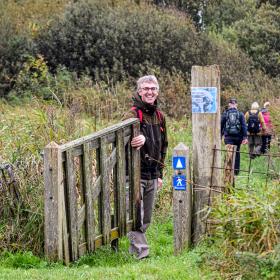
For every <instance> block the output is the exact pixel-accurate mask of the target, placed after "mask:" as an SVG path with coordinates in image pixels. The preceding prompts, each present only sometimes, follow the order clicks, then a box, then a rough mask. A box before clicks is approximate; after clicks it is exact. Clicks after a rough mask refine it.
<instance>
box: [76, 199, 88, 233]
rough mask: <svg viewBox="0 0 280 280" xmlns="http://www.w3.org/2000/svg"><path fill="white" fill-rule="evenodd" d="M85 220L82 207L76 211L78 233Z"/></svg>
mask: <svg viewBox="0 0 280 280" xmlns="http://www.w3.org/2000/svg"><path fill="white" fill-rule="evenodd" d="M85 219H86V206H85V204H83V206H82V207H81V208H80V209H79V211H78V231H80V230H81V229H82V227H83V225H84V223H85Z"/></svg>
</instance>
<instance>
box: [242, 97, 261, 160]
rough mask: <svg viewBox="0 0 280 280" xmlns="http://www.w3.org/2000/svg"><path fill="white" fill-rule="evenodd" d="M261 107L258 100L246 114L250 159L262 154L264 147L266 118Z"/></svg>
mask: <svg viewBox="0 0 280 280" xmlns="http://www.w3.org/2000/svg"><path fill="white" fill-rule="evenodd" d="M259 108H260V106H259V104H258V102H253V103H252V105H251V109H250V110H249V111H247V112H246V114H245V120H246V123H247V130H248V145H249V157H250V159H254V158H255V157H257V156H260V154H261V148H262V135H263V134H264V133H265V131H266V125H265V123H264V118H263V115H262V113H261V111H260V110H259Z"/></svg>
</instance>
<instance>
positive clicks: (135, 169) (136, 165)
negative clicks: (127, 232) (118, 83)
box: [131, 123, 141, 229]
mask: <svg viewBox="0 0 280 280" xmlns="http://www.w3.org/2000/svg"><path fill="white" fill-rule="evenodd" d="M139 132H140V124H139V123H136V124H134V125H133V137H134V136H138V135H139ZM131 149H132V150H131V157H132V164H131V176H132V182H131V183H132V185H131V187H132V192H133V208H132V210H133V222H134V224H133V228H134V229H135V228H136V227H137V224H138V223H139V221H138V220H137V218H138V217H139V215H138V213H139V211H141V198H140V151H139V150H137V149H134V148H131Z"/></svg>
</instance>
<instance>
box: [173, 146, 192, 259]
mask: <svg viewBox="0 0 280 280" xmlns="http://www.w3.org/2000/svg"><path fill="white" fill-rule="evenodd" d="M172 162H173V169H174V176H173V187H174V189H173V221H174V222H173V223H174V253H175V255H177V254H178V253H180V252H181V251H182V250H183V249H184V248H186V247H189V246H190V244H191V220H192V189H191V185H190V184H188V183H187V182H188V181H189V180H190V166H189V148H188V147H186V146H185V145H184V144H183V143H179V144H178V145H177V146H176V147H175V148H174V150H173V156H172Z"/></svg>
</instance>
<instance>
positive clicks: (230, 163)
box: [224, 144, 236, 193]
mask: <svg viewBox="0 0 280 280" xmlns="http://www.w3.org/2000/svg"><path fill="white" fill-rule="evenodd" d="M235 156H236V146H235V145H230V144H228V145H226V156H225V163H224V186H225V192H227V193H229V190H230V187H232V186H233V184H234V163H235Z"/></svg>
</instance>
